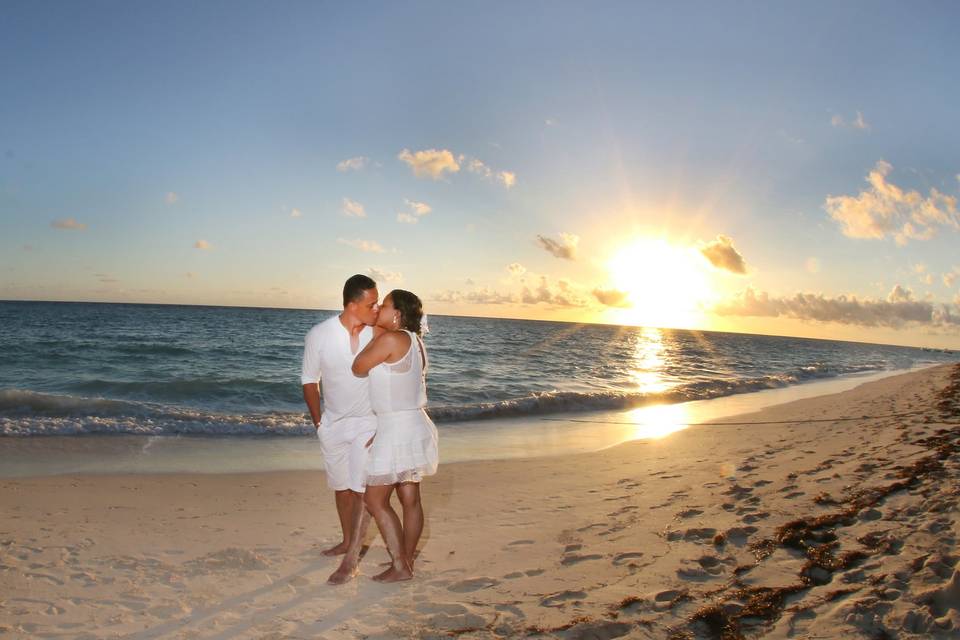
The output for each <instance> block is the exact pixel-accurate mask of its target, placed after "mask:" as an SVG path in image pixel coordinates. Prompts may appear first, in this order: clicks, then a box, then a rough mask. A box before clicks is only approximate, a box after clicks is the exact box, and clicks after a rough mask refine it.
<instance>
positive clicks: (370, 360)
mask: <svg viewBox="0 0 960 640" xmlns="http://www.w3.org/2000/svg"><path fill="white" fill-rule="evenodd" d="M401 335H404V334H400V333H398V332H396V331H387V332H386V333H382V334H380V335H379V336H378V337H376V338H374V339H373V340H371V341H370V344H368V345H367V346H366V347H364V348H363V351H361V352H360V353H358V354H357V357H356V358H354V359H353V367H351V368H352V369H353V375H355V376H357V377H359V378H363V377H366V375H367V374H368V373H369V372H370V369H373V368H374V367H375V366H377V365H378V364H380V363H381V362H385V361H386V360H388V359H389V358H390V356H391V355H393V353H394V351H396V347H397V339H398V338H399V337H400V336H401ZM404 337H405V336H404Z"/></svg>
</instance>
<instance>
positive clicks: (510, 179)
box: [461, 156, 517, 189]
mask: <svg viewBox="0 0 960 640" xmlns="http://www.w3.org/2000/svg"><path fill="white" fill-rule="evenodd" d="M464 160H466V167H467V171H469V172H470V173H475V174H477V175H479V176H481V177H483V178H485V179H486V180H494V179H495V180H496V181H497V182H499V183H500V184H502V185H503V186H505V187H506V188H507V189H509V188H511V187H513V186H514V185H515V184H517V174H515V173H514V172H512V171H494V170H493V169H491V168H490V167H489V166H487V164H486V163H485V162H483V161H482V160H479V159H477V158H466V157H465V156H461V162H462V161H464Z"/></svg>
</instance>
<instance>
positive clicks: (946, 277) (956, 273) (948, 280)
mask: <svg viewBox="0 0 960 640" xmlns="http://www.w3.org/2000/svg"><path fill="white" fill-rule="evenodd" d="M940 277H941V278H942V279H943V286H945V287H947V288H948V289H949V288H950V287H952V286H953V283H954V282H956V281H957V278H960V266H956V267H953V268H952V269H951V270H950V271H947V272H946V273H944V274H942V275H941V276H940Z"/></svg>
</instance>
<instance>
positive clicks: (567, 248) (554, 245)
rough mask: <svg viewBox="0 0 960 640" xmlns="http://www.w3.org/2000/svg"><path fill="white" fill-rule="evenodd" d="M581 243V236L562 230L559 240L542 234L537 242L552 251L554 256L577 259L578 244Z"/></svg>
mask: <svg viewBox="0 0 960 640" xmlns="http://www.w3.org/2000/svg"><path fill="white" fill-rule="evenodd" d="M579 243H580V238H579V237H578V236H575V235H573V234H572V233H563V232H561V233H560V240H559V241H557V240H554V239H553V238H547V237H545V236H541V235H538V236H537V244H539V245H540V246H541V247H542V248H543V249H545V250H547V251H548V252H550V253H551V254H552V255H553V256H554V257H557V258H562V259H564V260H576V259H577V245H578V244H579Z"/></svg>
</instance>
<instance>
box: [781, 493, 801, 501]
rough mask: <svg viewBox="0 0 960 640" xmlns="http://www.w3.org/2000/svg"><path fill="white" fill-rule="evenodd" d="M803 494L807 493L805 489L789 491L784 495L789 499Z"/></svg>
mask: <svg viewBox="0 0 960 640" xmlns="http://www.w3.org/2000/svg"><path fill="white" fill-rule="evenodd" d="M803 495H806V493H804V492H803V491H794V492H792V493H788V494H787V495H785V496H783V497H784V498H786V499H787V500H793V499H794V498H799V497H800V496H803Z"/></svg>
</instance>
